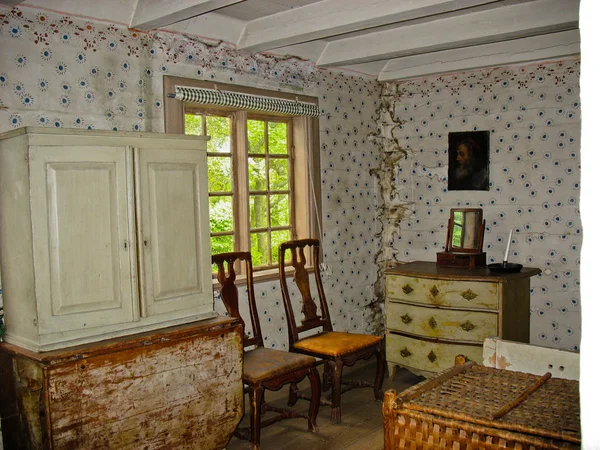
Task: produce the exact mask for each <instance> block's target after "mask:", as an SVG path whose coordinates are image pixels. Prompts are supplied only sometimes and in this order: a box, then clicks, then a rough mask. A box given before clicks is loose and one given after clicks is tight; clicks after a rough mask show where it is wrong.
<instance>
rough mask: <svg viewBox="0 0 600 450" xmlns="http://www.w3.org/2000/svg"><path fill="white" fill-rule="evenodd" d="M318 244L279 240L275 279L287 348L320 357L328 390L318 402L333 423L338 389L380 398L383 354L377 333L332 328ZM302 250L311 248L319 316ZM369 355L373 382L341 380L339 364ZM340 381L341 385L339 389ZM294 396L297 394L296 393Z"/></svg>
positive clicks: (336, 418) (338, 419)
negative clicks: (289, 273)
mask: <svg viewBox="0 0 600 450" xmlns="http://www.w3.org/2000/svg"><path fill="white" fill-rule="evenodd" d="M319 247H320V245H319V241H318V240H316V239H303V240H297V241H288V242H284V243H282V244H281V245H280V246H279V279H280V282H281V290H282V292H283V300H284V305H285V312H286V316H287V322H288V334H289V340H290V350H291V351H294V352H298V353H303V354H306V355H311V356H316V357H319V358H322V359H323V360H324V362H325V365H324V370H323V385H322V386H323V392H325V391H328V390H329V388H331V389H332V393H331V396H330V400H329V399H328V400H321V403H322V404H326V405H329V406H331V421H332V422H333V423H340V422H341V420H342V416H341V407H340V400H341V394H342V392H346V391H348V390H350V389H352V388H355V387H373V391H374V393H375V398H376V399H377V400H383V392H382V390H381V386H382V384H383V374H384V371H385V356H384V353H383V348H382V338H381V337H379V336H371V335H367V334H356V333H342V332H337V331H333V328H332V326H331V318H330V316H329V309H328V307H327V300H326V298H325V292H324V290H323V282H322V281H321V276H320V274H319V270H318V267H319ZM305 249H307V250H308V251H311V250H312V256H313V265H314V267H315V271H314V274H315V281H316V285H317V291H318V294H319V300H320V306H321V314H320V315H319V314H318V313H317V305H316V304H315V302H314V301H313V299H312V296H311V292H310V285H309V277H308V272H307V270H306V267H305V266H306V255H305ZM287 250H290V251H291V253H292V266H293V267H294V269H295V272H294V280H295V281H296V284H297V286H298V290H299V291H300V294H301V296H302V314H303V315H304V318H303V319H302V321H301V323H300V325H298V324H297V323H296V319H295V317H294V311H293V309H292V301H291V298H290V293H289V290H288V285H287V278H286V276H285V253H286V251H287ZM319 327H322V331H321V332H319V333H318V334H316V335H312V336H308V337H304V338H301V337H300V336H299V335H300V333H303V332H305V331H309V330H313V329H315V328H319ZM373 354H375V356H376V357H377V373H376V375H375V382H374V383H369V382H366V381H344V382H342V367H343V366H351V365H353V364H354V363H355V362H356V361H357V360H358V359H366V358H370V357H371V356H372V355H373ZM342 384H344V385H345V386H344V389H343V390H342V386H341V385H342ZM290 392H295V391H290ZM296 395H298V394H297V393H296ZM291 401H293V399H291Z"/></svg>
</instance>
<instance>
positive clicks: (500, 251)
mask: <svg viewBox="0 0 600 450" xmlns="http://www.w3.org/2000/svg"><path fill="white" fill-rule="evenodd" d="M579 72H580V61H579V59H570V60H565V61H558V62H551V63H542V64H532V65H523V66H512V67H501V68H495V69H491V70H477V71H472V72H464V73H459V74H454V75H444V76H431V77H426V78H419V79H414V80H410V81H406V82H398V83H388V84H386V85H385V88H384V91H383V94H382V104H381V107H380V109H379V119H378V130H377V132H375V133H374V134H373V135H372V136H371V137H370V139H371V140H372V141H373V142H376V143H377V144H378V145H379V146H380V148H382V150H383V153H382V159H381V165H380V167H379V168H378V170H377V173H378V175H379V177H380V179H381V184H382V197H383V199H382V214H381V216H380V217H381V219H382V225H383V242H382V245H383V251H382V253H381V257H380V260H381V261H390V260H396V261H412V260H426V261H435V260H436V253H437V252H439V251H443V249H444V246H445V243H446V229H447V221H448V217H449V216H450V209H451V208H456V207H474V208H483V216H484V219H485V220H486V229H485V239H484V251H485V252H487V262H488V263H492V262H502V260H503V259H504V252H505V250H506V247H507V239H508V238H509V233H510V230H511V229H512V230H513V235H512V241H511V242H512V243H511V246H510V254H509V257H508V259H509V261H510V262H515V263H521V264H523V265H524V266H529V267H538V268H540V269H541V270H542V273H541V274H540V275H538V276H536V277H534V278H532V279H531V310H530V313H531V332H530V341H531V343H532V344H536V345H541V346H546V347H557V348H563V349H570V350H578V349H579V342H580V339H581V305H580V293H579V276H580V275H579V269H580V251H581V243H582V228H581V218H580V212H579V189H580V169H581V166H580V130H581V116H580V97H579ZM478 130H480V131H484V130H488V131H489V132H490V164H489V174H490V183H489V191H449V190H448V163H449V161H448V158H449V156H448V133H449V132H458V131H478Z"/></svg>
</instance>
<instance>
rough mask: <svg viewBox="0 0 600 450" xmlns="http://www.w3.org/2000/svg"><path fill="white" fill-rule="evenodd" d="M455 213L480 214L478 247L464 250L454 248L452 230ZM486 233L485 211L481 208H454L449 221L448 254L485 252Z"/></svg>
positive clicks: (477, 224) (477, 225) (462, 248)
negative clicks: (484, 237) (484, 239)
mask: <svg viewBox="0 0 600 450" xmlns="http://www.w3.org/2000/svg"><path fill="white" fill-rule="evenodd" d="M455 212H476V213H479V221H478V222H477V223H476V225H475V226H476V227H477V228H478V234H477V247H476V248H464V247H453V246H452V230H453V229H454V213H455ZM484 232H485V219H484V218H483V209H481V208H452V209H451V210H450V219H448V234H447V236H446V252H448V253H481V252H482V250H483V234H484Z"/></svg>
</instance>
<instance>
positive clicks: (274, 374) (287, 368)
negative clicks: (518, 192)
mask: <svg viewBox="0 0 600 450" xmlns="http://www.w3.org/2000/svg"><path fill="white" fill-rule="evenodd" d="M237 260H239V261H240V262H241V263H243V264H245V268H246V282H247V287H248V301H249V309H250V321H251V323H252V331H253V333H252V334H251V335H248V334H247V333H246V328H245V324H244V321H243V319H242V317H241V315H240V310H239V302H238V288H237V286H236V285H235V283H234V282H235V271H234V263H235V261H237ZM212 262H213V264H216V265H217V268H218V275H217V279H218V281H219V283H220V285H221V289H220V295H221V299H222V300H223V303H224V304H225V307H226V308H227V312H228V313H229V315H230V316H231V317H236V318H238V319H240V320H241V321H242V326H243V327H244V338H243V345H244V364H243V374H242V380H243V382H244V385H245V386H244V390H245V392H247V393H248V396H249V398H250V407H251V414H252V417H251V419H250V429H248V428H241V427H238V429H237V430H236V432H235V433H234V434H235V435H236V436H237V437H238V438H241V439H246V440H249V441H251V443H252V449H255V450H256V449H260V429H261V428H262V427H266V426H268V425H271V424H273V423H276V422H278V421H280V420H283V419H293V418H296V417H302V418H305V419H308V429H309V430H310V431H315V429H316V427H317V414H318V412H319V405H320V398H321V381H320V379H319V373H318V371H317V369H316V360H315V358H313V357H311V356H305V355H298V354H295V353H290V352H285V351H281V350H275V349H270V348H265V347H264V345H263V338H262V333H261V329H260V322H259V319H258V312H257V310H256V300H255V297H254V281H253V277H252V260H251V256H250V253H249V252H233V253H220V254H216V255H213V256H212ZM225 263H227V266H228V267H227V270H226V269H225ZM248 347H254V348H253V349H247V348H248ZM307 375H308V378H309V380H310V384H311V402H310V407H309V413H308V416H307V415H306V414H301V413H299V412H296V411H293V410H291V409H285V408H277V407H275V406H272V405H269V404H268V403H266V402H265V401H264V390H265V389H270V390H278V389H280V388H281V387H282V386H283V385H285V384H288V383H294V393H292V392H291V393H290V398H294V397H295V392H296V391H297V388H296V385H295V383H297V382H300V381H301V380H302V379H303V378H304V377H305V376H307ZM290 389H291V386H290ZM289 406H293V405H292V404H290V405H289ZM267 411H275V412H277V413H279V414H278V415H277V416H274V417H271V418H269V419H265V420H263V421H261V415H262V414H264V413H265V412H267Z"/></svg>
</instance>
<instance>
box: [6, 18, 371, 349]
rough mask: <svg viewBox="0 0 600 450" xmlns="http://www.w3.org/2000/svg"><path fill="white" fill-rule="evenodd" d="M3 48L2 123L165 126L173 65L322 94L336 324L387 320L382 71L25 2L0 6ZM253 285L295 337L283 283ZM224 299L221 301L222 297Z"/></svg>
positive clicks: (268, 339) (283, 329)
mask: <svg viewBox="0 0 600 450" xmlns="http://www.w3.org/2000/svg"><path fill="white" fill-rule="evenodd" d="M0 52H1V53H2V56H3V63H2V66H1V67H0V131H7V130H10V129H14V128H17V127H22V126H42V127H64V128H88V129H105V130H124V131H152V132H162V131H164V126H163V90H162V77H163V75H165V74H169V75H176V76H183V77H189V78H196V79H203V80H215V81H218V82H225V83H234V84H242V85H248V86H255V87H261V88H266V89H273V90H284V91H288V92H299V93H302V94H306V95H313V96H316V97H318V98H319V106H320V109H321V112H322V114H321V117H320V143H321V148H320V154H321V168H322V173H321V182H322V204H323V220H322V224H321V226H322V240H323V250H324V266H323V280H324V283H325V285H326V294H327V299H328V302H329V308H330V313H331V315H332V318H333V322H334V327H335V329H336V330H356V331H367V332H372V331H377V330H378V329H379V328H380V324H381V323H382V318H381V317H382V316H381V311H380V308H379V303H377V302H376V301H374V299H375V294H374V287H373V285H374V283H375V281H376V279H377V266H376V265H375V264H374V261H375V254H376V253H377V252H378V249H379V246H380V242H379V239H377V238H376V237H375V235H376V232H377V231H378V230H379V225H378V222H377V220H376V211H377V208H376V203H377V194H376V193H377V184H376V182H375V179H374V178H373V177H372V176H370V174H369V170H370V169H371V168H372V167H375V166H377V165H378V164H379V163H378V155H379V149H378V148H377V146H376V145H375V144H374V143H372V142H370V141H367V136H368V134H369V133H371V132H373V131H374V130H375V128H376V127H375V122H374V118H375V117H376V108H377V106H378V104H379V96H380V90H381V86H380V84H379V83H377V82H376V81H375V80H368V79H364V78H359V77H354V76H348V75H345V74H341V73H334V72H330V71H321V70H316V69H315V67H314V64H313V63H310V62H308V61H302V60H299V59H296V58H279V57H275V56H267V55H261V54H249V53H241V52H237V51H236V50H235V49H233V48H232V47H231V46H230V45H227V44H224V43H219V42H209V41H202V40H199V39H196V38H192V37H189V36H184V35H181V34H174V33H166V32H153V33H140V32H134V31H130V30H128V29H126V28H124V27H121V26H114V25H111V24H106V23H102V22H94V21H85V20H81V19H78V18H74V17H69V16H62V15H59V14H55V13H48V12H45V11H39V10H35V9H31V8H27V7H22V8H20V9H12V10H10V9H5V10H2V9H0ZM243 291H244V290H243ZM255 291H256V297H257V302H258V304H259V311H260V314H261V325H262V331H263V336H264V339H265V344H266V345H268V346H271V347H274V348H283V349H285V348H287V346H288V338H287V325H286V322H285V312H284V309H283V303H282V296H281V291H280V287H279V282H278V281H274V282H269V283H261V284H258V285H257V286H256V288H255ZM313 293H314V294H315V295H316V291H315V290H313ZM296 295H297V294H296ZM297 298H298V307H299V303H300V297H299V296H298V297H297ZM215 309H217V310H218V311H220V312H224V308H223V307H222V304H221V302H220V300H218V299H217V301H216V302H215ZM246 322H247V323H249V321H248V320H247V321H246Z"/></svg>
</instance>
